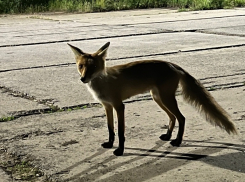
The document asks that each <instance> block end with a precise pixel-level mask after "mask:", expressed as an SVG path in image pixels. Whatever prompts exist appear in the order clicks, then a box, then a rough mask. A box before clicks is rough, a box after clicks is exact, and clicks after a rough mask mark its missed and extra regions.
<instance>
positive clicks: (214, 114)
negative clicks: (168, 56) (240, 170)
mask: <svg viewBox="0 0 245 182" xmlns="http://www.w3.org/2000/svg"><path fill="white" fill-rule="evenodd" d="M177 69H178V70H179V71H181V72H182V73H184V74H181V75H182V76H181V79H180V84H181V86H182V93H183V97H184V99H185V100H186V101H187V102H188V103H190V104H191V105H193V106H194V107H195V108H197V109H198V110H199V112H200V113H202V114H203V115H204V116H205V117H206V119H207V121H208V122H210V123H211V124H212V125H215V126H219V127H220V128H222V129H224V130H226V131H227V133H229V134H231V133H233V134H237V130H236V128H235V125H234V124H233V122H232V121H231V120H230V116H229V114H228V113H227V112H226V111H225V110H224V109H223V108H222V107H221V106H220V105H219V104H218V103H217V102H216V101H215V99H214V98H213V97H212V96H211V94H210V93H209V92H208V91H207V89H206V88H205V87H204V86H203V85H202V84H201V83H200V82H199V81H198V80H196V79H195V78H194V77H193V76H191V75H190V74H189V73H188V72H186V71H185V70H183V69H182V68H180V67H177Z"/></svg>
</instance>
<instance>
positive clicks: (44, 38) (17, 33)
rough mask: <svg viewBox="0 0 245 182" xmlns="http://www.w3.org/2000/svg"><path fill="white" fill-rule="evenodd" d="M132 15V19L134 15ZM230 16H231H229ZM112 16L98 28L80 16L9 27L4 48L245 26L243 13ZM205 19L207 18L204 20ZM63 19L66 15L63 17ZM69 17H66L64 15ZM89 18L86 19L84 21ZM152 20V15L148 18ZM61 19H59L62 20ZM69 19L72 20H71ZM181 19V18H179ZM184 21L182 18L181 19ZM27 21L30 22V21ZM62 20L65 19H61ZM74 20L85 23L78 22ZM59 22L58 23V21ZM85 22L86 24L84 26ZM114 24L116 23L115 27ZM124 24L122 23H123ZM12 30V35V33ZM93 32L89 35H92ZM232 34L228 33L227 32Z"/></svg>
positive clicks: (3, 38)
mask: <svg viewBox="0 0 245 182" xmlns="http://www.w3.org/2000/svg"><path fill="white" fill-rule="evenodd" d="M130 12H131V11H129V15H130ZM227 12H228V13H229V16H227V17H226V16H225V14H227ZM113 13H117V12H112V13H111V14H110V13H109V14H110V16H111V17H110V18H109V19H108V18H106V13H105V14H104V16H103V17H104V21H103V20H100V19H97V20H96V18H95V19H93V18H92V17H90V18H91V19H92V20H93V21H94V20H96V21H95V22H93V23H94V25H93V24H92V25H90V24H89V25H88V24H87V23H86V15H83V14H76V15H72V17H73V22H71V21H52V18H49V17H47V18H46V21H45V20H44V19H45V18H44V19H36V22H35V23H33V19H31V21H30V23H29V24H30V27H27V26H25V25H26V24H25V23H22V24H21V23H20V24H16V25H15V24H10V25H8V24H6V25H3V26H2V27H1V30H0V38H1V39H0V40H1V42H0V46H7V45H9V46H11V45H15V44H17V45H19V44H33V43H34V44H35V43H42V42H43V43H49V42H52V43H55V42H60V41H61V42H62V41H64V40H65V41H69V40H78V39H81V40H86V39H93V38H96V39H98V37H100V38H103V37H104V38H110V37H111V36H116V37H118V36H125V35H127V36H129V35H131V34H147V33H154V32H161V31H164V30H172V31H186V30H202V29H213V28H220V27H223V26H224V24H225V26H229V27H230V29H232V27H233V26H237V25H244V21H243V18H242V17H243V16H245V12H244V11H243V9H241V10H239V9H238V10H231V11H227V10H223V11H214V12H213V13H210V12H208V11H204V12H195V13H193V12H182V13H167V14H166V13H163V14H162V13H161V10H159V14H158V15H157V17H156V16H153V17H150V18H147V17H145V16H136V17H135V19H137V20H138V19H140V18H142V21H143V20H144V22H142V23H137V22H135V21H133V17H134V16H133V15H132V16H129V15H128V16H127V17H126V21H125V20H124V19H125V17H124V16H123V15H122V14H120V13H118V14H119V15H115V16H113ZM204 15H205V18H204V17H203V16H204ZM60 16H61V17H62V15H60ZM64 16H65V17H67V16H66V15H64ZM84 16H85V17H84ZM146 16H149V15H146ZM58 17H59V16H56V18H58ZM68 17H69V16H68ZM176 17H178V18H176ZM180 17H181V18H180ZM3 19H4V18H3ZM27 19H29V18H28V17H27ZM60 19H62V18H60ZM74 19H81V21H76V20H74ZM57 20H58V19H57ZM84 21H85V22H84ZM112 22H113V23H112ZM119 22H120V23H119ZM10 29H12V31H11V32H9V30H10ZM88 32H89V33H88ZM227 33H228V32H227Z"/></svg>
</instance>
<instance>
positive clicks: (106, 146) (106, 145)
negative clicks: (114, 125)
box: [101, 142, 113, 148]
mask: <svg viewBox="0 0 245 182" xmlns="http://www.w3.org/2000/svg"><path fill="white" fill-rule="evenodd" d="M101 146H102V147H103V148H112V147H113V142H105V143H102V144H101Z"/></svg>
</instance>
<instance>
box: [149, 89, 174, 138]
mask: <svg viewBox="0 0 245 182" xmlns="http://www.w3.org/2000/svg"><path fill="white" fill-rule="evenodd" d="M151 95H152V98H153V100H154V101H155V102H156V103H157V104H158V105H159V106H160V107H161V108H162V109H163V110H164V111H165V112H166V113H167V115H168V117H169V126H168V131H167V133H166V134H162V135H161V136H160V137H159V138H160V139H161V140H164V141H168V140H170V139H171V136H172V132H173V129H174V126H175V121H176V118H175V116H174V115H173V114H172V113H171V112H169V110H168V109H167V108H166V107H165V106H164V105H163V103H162V101H161V99H160V95H159V93H158V90H156V89H152V90H151Z"/></svg>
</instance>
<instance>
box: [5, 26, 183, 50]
mask: <svg viewBox="0 0 245 182" xmlns="http://www.w3.org/2000/svg"><path fill="white" fill-rule="evenodd" d="M176 32H179V31H176ZM176 32H175V31H172V30H161V31H156V32H147V33H135V34H125V35H114V36H101V37H90V38H81V39H65V40H56V41H44V42H35V43H23V44H11V45H0V48H2V47H19V46H31V45H42V44H56V43H63V42H77V41H84V40H97V39H108V38H120V37H131V36H142V35H154V34H162V33H176Z"/></svg>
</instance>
